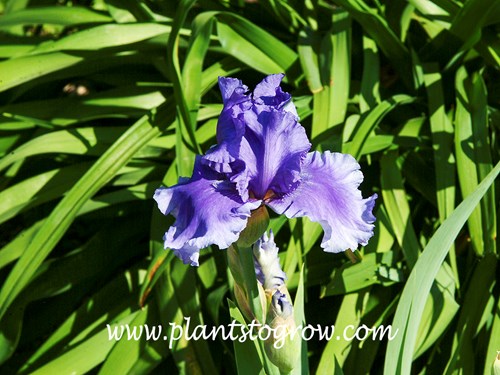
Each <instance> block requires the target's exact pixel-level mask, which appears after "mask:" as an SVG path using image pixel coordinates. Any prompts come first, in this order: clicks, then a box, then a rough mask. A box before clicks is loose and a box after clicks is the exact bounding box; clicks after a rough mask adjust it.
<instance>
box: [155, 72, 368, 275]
mask: <svg viewBox="0 0 500 375" xmlns="http://www.w3.org/2000/svg"><path fill="white" fill-rule="evenodd" d="M283 76H284V75H283V74H275V75H270V76H267V77H266V78H265V79H264V80H263V81H262V82H260V83H259V84H258V85H257V86H256V87H255V89H254V90H253V92H252V93H250V92H249V91H248V87H247V86H245V85H244V84H243V83H242V82H241V81H240V80H239V79H235V78H223V77H220V78H219V87H220V90H221V93H222V99H223V102H224V107H223V109H222V112H221V114H220V117H219V120H218V123H217V144H216V145H215V146H213V147H212V148H210V149H209V150H208V151H207V153H206V154H205V155H203V156H197V158H196V160H195V165H194V172H193V175H192V176H191V178H181V179H180V180H179V183H178V184H177V185H175V186H171V187H161V188H159V189H157V190H156V192H155V194H154V199H155V200H156V202H157V203H158V207H159V209H160V211H161V212H162V213H163V214H164V215H169V214H172V215H173V216H174V217H175V218H176V221H175V222H174V224H173V225H172V226H171V227H170V228H169V229H168V231H167V232H166V233H165V236H164V245H165V248H170V249H172V250H173V251H174V252H175V255H176V256H178V257H179V258H180V259H182V261H183V262H184V263H186V264H188V263H189V264H191V265H195V266H197V265H198V258H199V251H200V249H203V248H205V247H207V246H209V245H213V244H215V245H217V246H218V247H219V248H220V249H225V248H228V247H229V246H230V245H231V244H232V243H234V242H236V241H237V240H238V238H239V235H240V233H241V232H242V231H243V229H245V227H246V225H247V221H248V219H249V217H250V216H251V215H252V211H254V210H256V209H257V208H259V207H260V206H262V205H265V206H267V207H269V208H271V209H272V210H273V211H275V212H276V213H278V214H284V215H286V216H287V217H288V218H295V217H303V216H306V217H308V218H309V220H311V221H315V222H319V223H320V225H321V226H322V228H323V230H324V237H323V240H322V241H321V247H323V248H324V250H325V251H327V252H334V253H337V252H341V251H345V250H347V249H352V250H354V249H357V247H358V245H359V244H361V245H366V244H367V242H368V240H369V239H370V237H371V236H372V235H373V228H374V224H373V222H374V221H375V217H374V216H373V214H372V209H373V206H374V204H375V199H376V197H377V196H376V194H374V195H372V196H371V197H369V198H366V199H363V197H362V195H361V191H360V190H359V189H358V187H359V185H360V184H361V182H362V180H363V174H362V172H361V171H360V166H359V164H358V163H357V162H356V160H355V159H354V158H353V157H352V156H351V155H348V154H341V153H336V152H329V151H326V152H323V153H320V152H317V151H313V152H309V149H310V148H311V144H310V143H309V140H308V138H307V135H306V132H305V129H304V128H303V127H302V125H300V123H299V122H298V121H299V118H298V115H297V111H296V109H295V106H294V104H293V102H292V100H291V96H290V94H288V93H286V92H283V91H282V89H281V87H280V83H281V80H282V79H283Z"/></svg>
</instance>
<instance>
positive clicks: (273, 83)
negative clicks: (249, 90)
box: [253, 73, 291, 109]
mask: <svg viewBox="0 0 500 375" xmlns="http://www.w3.org/2000/svg"><path fill="white" fill-rule="evenodd" d="M284 76H285V75H284V74H283V73H280V74H271V75H269V76H267V77H266V78H264V79H263V80H262V81H261V82H260V83H259V84H258V85H257V86H255V90H253V99H254V100H255V103H256V104H264V105H266V106H272V107H275V108H276V109H279V108H281V107H283V106H284V105H285V104H286V103H287V102H288V101H289V100H290V99H291V95H290V94H289V93H287V92H283V90H282V89H281V87H280V84H281V80H282V79H283V77H284Z"/></svg>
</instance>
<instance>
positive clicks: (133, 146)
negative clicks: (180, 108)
mask: <svg viewBox="0 0 500 375" xmlns="http://www.w3.org/2000/svg"><path fill="white" fill-rule="evenodd" d="M163 108H165V107H163ZM165 109H166V108H165ZM169 112H171V110H170V111H165V112H164V111H161V113H169ZM160 117H162V116H160V115H159V113H158V114H157V116H155V118H154V119H151V118H150V117H149V116H144V117H142V118H141V119H139V120H138V121H137V122H136V123H135V124H134V125H133V126H132V127H131V128H130V129H129V130H128V131H126V132H125V133H124V134H123V135H122V136H121V137H120V138H119V139H118V140H117V141H116V142H115V143H114V144H113V145H112V146H111V147H110V148H109V149H108V150H107V151H106V152H105V153H104V154H103V155H102V156H101V157H100V158H99V160H98V161H97V162H96V163H95V164H94V165H93V166H92V167H91V168H90V169H89V170H88V172H87V173H86V174H85V175H84V176H83V177H82V178H81V179H80V180H78V182H77V183H76V184H75V185H74V186H73V188H72V189H71V190H70V191H69V192H68V194H66V196H65V197H64V198H63V200H62V201H61V202H60V203H59V204H58V205H57V207H56V208H55V209H54V210H53V211H52V213H51V214H50V216H49V217H48V218H47V220H46V221H45V222H44V224H43V226H42V227H41V228H40V230H39V231H38V233H37V234H36V236H35V238H33V241H32V242H31V243H30V244H29V246H28V248H27V249H26V250H25V252H24V253H23V255H22V257H21V258H20V259H19V261H18V262H17V263H16V265H15V267H14V268H13V269H12V271H11V272H10V274H9V276H8V278H7V280H6V281H5V283H4V285H3V287H2V289H1V290H0V318H1V317H2V316H3V315H4V314H5V312H6V311H7V308H8V307H9V306H10V305H11V304H12V302H13V301H14V299H15V298H16V296H17V295H19V293H20V292H21V290H22V289H23V288H24V287H25V286H26V285H27V284H28V282H29V281H30V279H31V278H32V276H33V275H34V273H35V272H36V270H37V269H38V267H39V266H40V264H41V263H42V262H43V261H44V259H45V258H46V257H47V256H48V255H49V253H50V251H51V250H52V249H53V248H54V247H55V246H56V244H57V243H58V242H59V240H60V239H61V238H62V236H63V235H64V233H65V232H66V230H67V229H68V227H69V226H70V224H71V223H72V222H73V219H74V218H75V217H76V215H77V213H78V211H79V210H80V208H81V207H82V206H83V205H84V204H85V202H86V201H87V200H88V199H90V198H91V197H92V196H93V195H94V194H95V193H96V192H97V191H98V190H99V189H100V188H101V187H102V186H104V185H105V184H106V183H107V182H108V181H109V180H110V179H111V178H112V177H113V176H114V175H115V174H116V173H117V172H118V170H119V169H120V168H122V167H123V166H124V165H125V164H126V163H127V162H128V161H129V160H130V159H131V158H132V157H133V155H134V154H135V153H136V152H137V151H138V150H140V149H141V148H142V147H143V146H145V145H146V144H147V143H148V142H149V141H150V140H151V139H153V138H154V137H156V136H158V135H159V134H160V130H161V129H160V128H159V127H158V126H157V124H168V123H170V122H171V121H166V120H165V118H160ZM110 240H112V239H110Z"/></svg>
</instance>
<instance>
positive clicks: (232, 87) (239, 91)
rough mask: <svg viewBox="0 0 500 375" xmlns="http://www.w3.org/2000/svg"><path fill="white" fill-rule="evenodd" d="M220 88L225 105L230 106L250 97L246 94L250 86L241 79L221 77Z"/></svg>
mask: <svg viewBox="0 0 500 375" xmlns="http://www.w3.org/2000/svg"><path fill="white" fill-rule="evenodd" d="M219 89H220V92H221V95H222V101H223V103H224V107H226V108H229V107H231V106H233V105H235V104H237V103H239V102H241V101H245V100H247V99H248V96H247V95H245V94H246V92H247V91H248V87H247V86H246V85H244V84H243V82H241V80H239V79H236V78H230V77H219Z"/></svg>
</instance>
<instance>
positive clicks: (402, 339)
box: [384, 163, 500, 375]
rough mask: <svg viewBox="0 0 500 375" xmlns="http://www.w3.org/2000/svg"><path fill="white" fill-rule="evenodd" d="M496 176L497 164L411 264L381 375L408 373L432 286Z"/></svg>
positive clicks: (498, 168)
mask: <svg viewBox="0 0 500 375" xmlns="http://www.w3.org/2000/svg"><path fill="white" fill-rule="evenodd" d="M499 172H500V163H498V164H497V165H496V166H495V168H494V169H493V170H492V171H491V172H490V173H489V174H488V175H487V176H486V177H485V178H484V180H483V181H482V182H481V184H479V186H478V187H477V189H476V190H475V191H474V192H473V193H472V194H470V195H469V196H468V197H467V198H466V199H465V200H464V201H463V202H462V203H460V205H459V206H458V207H457V208H456V209H455V211H453V213H452V214H451V215H450V216H449V217H448V218H447V219H446V220H445V221H444V222H443V224H442V225H441V226H440V227H439V229H438V230H437V231H436V233H435V234H434V235H433V236H432V238H431V240H430V241H429V243H428V244H427V246H426V247H425V249H424V251H423V252H422V255H421V256H420V257H419V259H418V261H417V263H416V264H415V267H414V268H413V270H412V272H411V274H410V277H409V278H408V281H407V283H406V286H405V288H404V289H403V293H402V294H401V299H400V301H399V304H398V307H397V310H396V314H395V316H394V322H393V327H394V328H395V329H396V328H397V329H399V334H398V335H397V336H396V338H395V339H394V340H393V341H390V342H389V344H388V346H387V352H386V356H385V368H384V374H387V375H392V374H402V375H405V374H410V373H411V364H412V360H413V352H414V349H415V342H416V339H417V333H418V327H419V324H420V321H421V318H422V313H423V310H424V306H425V300H426V299H427V296H428V295H429V292H430V289H431V286H432V283H433V282H434V279H435V278H436V275H437V273H438V271H439V268H440V267H441V263H443V261H444V259H445V257H446V255H447V254H448V251H449V250H450V247H451V245H452V244H453V241H454V240H455V238H456V236H457V235H458V232H459V231H460V229H462V227H463V225H464V224H465V222H466V221H467V218H468V217H469V216H470V214H471V213H472V211H473V210H474V208H475V207H476V206H477V204H478V203H479V201H480V200H481V198H482V197H483V196H484V195H485V194H486V192H487V190H488V189H489V188H490V186H491V184H492V183H493V181H495V178H496V177H497V175H498V173H499Z"/></svg>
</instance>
